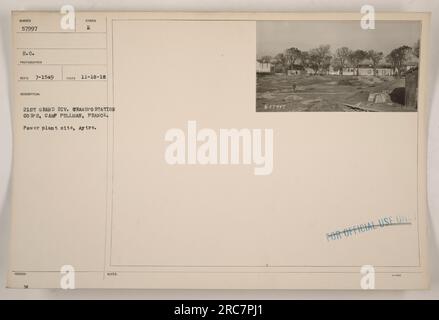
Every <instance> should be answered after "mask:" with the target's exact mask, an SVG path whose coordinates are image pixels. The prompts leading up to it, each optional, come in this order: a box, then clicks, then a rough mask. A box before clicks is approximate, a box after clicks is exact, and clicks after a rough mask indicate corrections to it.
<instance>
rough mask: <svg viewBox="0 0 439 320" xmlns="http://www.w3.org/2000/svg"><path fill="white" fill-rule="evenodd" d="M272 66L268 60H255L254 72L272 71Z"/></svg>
mask: <svg viewBox="0 0 439 320" xmlns="http://www.w3.org/2000/svg"><path fill="white" fill-rule="evenodd" d="M272 72H274V66H273V64H272V63H270V62H261V61H256V73H272Z"/></svg>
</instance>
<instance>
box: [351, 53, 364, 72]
mask: <svg viewBox="0 0 439 320" xmlns="http://www.w3.org/2000/svg"><path fill="white" fill-rule="evenodd" d="M366 58H367V52H366V51H364V50H355V51H352V52H351V53H350V54H349V61H350V63H351V64H352V66H353V67H354V68H355V69H356V75H357V76H358V74H359V68H360V63H361V61H363V60H364V59H366Z"/></svg>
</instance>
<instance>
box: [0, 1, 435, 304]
mask: <svg viewBox="0 0 439 320" xmlns="http://www.w3.org/2000/svg"><path fill="white" fill-rule="evenodd" d="M65 4H71V5H73V6H75V8H76V10H147V11H148V10H151V11H152V10H155V11H159V10H162V11H164V10H167V11H297V12H300V11H359V10H360V7H361V6H362V5H364V4H370V5H374V6H375V8H376V10H377V11H430V12H432V26H431V28H432V32H431V34H432V39H431V53H430V56H431V61H430V74H429V84H430V96H429V104H430V117H429V123H430V127H429V143H428V146H429V154H428V193H429V201H428V202H429V210H430V212H429V229H430V257H431V271H432V279H431V290H429V291H384V292H380V291H367V292H366V291H292V290H291V291H289V290H282V291H275V290H263V291H249V290H238V291H236V290H233V291H226V290H219V291H215V290H209V291H203V290H187V291H185V290H157V291H154V290H107V291H105V290H75V291H63V290H11V289H5V288H4V287H5V282H6V272H7V266H8V260H7V257H8V242H9V226H10V206H9V200H8V199H9V184H10V180H9V178H10V168H11V162H12V161H11V154H12V153H11V150H12V141H11V123H10V104H9V101H10V100H9V81H8V78H9V71H10V70H9V59H10V50H11V48H10V40H11V39H10V33H11V32H10V31H11V30H10V11H11V10H58V9H59V8H60V7H61V6H62V5H65ZM438 15H439V1H437V0H386V1H382V0H381V1H380V0H369V1H367V2H366V1H364V0H350V1H337V0H295V1H292V0H290V1H282V0H244V1H237V0H234V1H233V0H185V1H182V0H180V1H177V0H149V1H138V0H124V1H120V0H118V1H116V0H107V1H91V0H77V1H55V0H40V1H38V3H36V2H35V1H31V0H16V1H12V0H6V1H1V2H0V21H1V22H0V28H1V33H0V39H1V41H0V209H1V213H0V299H17V298H18V299H20V298H22V299H65V298H71V299H102V298H110V299H115V298H122V299H125V298H129V299H324V298H326V299H348V298H354V299H356V298H357V299H432V298H434V299H438V298H439V250H438V248H439V239H438V237H439V216H438V210H439V125H438V123H439V122H438V120H439V94H438V93H437V92H436V91H437V89H439V83H438V76H439V75H438V59H437V57H438V56H439V43H438V41H437V40H436V39H437V32H438V31H439V16H438Z"/></svg>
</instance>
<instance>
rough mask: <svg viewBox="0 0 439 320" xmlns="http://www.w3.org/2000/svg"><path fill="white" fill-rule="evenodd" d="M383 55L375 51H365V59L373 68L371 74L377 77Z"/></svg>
mask: <svg viewBox="0 0 439 320" xmlns="http://www.w3.org/2000/svg"><path fill="white" fill-rule="evenodd" d="M383 56H384V54H383V53H382V52H377V51H375V50H369V51H367V57H368V58H369V59H370V61H371V62H372V67H373V74H374V75H375V76H376V75H377V68H378V65H379V63H380V61H381V60H382V59H383Z"/></svg>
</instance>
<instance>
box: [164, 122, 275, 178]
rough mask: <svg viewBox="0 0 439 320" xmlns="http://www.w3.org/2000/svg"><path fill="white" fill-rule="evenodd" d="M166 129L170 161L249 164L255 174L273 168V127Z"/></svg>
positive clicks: (188, 127) (181, 162) (176, 163)
mask: <svg viewBox="0 0 439 320" xmlns="http://www.w3.org/2000/svg"><path fill="white" fill-rule="evenodd" d="M186 129H187V130H186V132H185V131H184V130H182V129H179V128H171V129H169V130H167V131H166V134H165V141H166V142H170V143H169V144H168V145H167V146H166V148H165V161H166V163H168V164H170V165H195V164H200V165H238V164H243V165H253V166H254V174H255V175H270V174H271V173H272V172H273V129H248V128H242V129H219V130H218V132H217V131H215V130H214V129H210V128H203V129H200V130H198V129H197V122H196V121H188V122H187V128H186Z"/></svg>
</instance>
